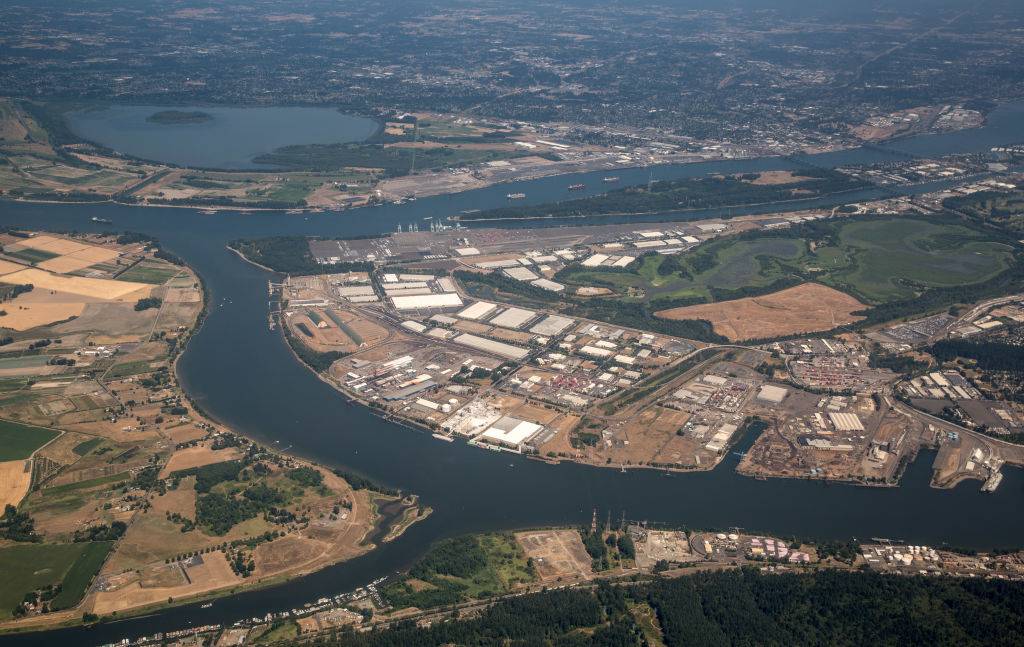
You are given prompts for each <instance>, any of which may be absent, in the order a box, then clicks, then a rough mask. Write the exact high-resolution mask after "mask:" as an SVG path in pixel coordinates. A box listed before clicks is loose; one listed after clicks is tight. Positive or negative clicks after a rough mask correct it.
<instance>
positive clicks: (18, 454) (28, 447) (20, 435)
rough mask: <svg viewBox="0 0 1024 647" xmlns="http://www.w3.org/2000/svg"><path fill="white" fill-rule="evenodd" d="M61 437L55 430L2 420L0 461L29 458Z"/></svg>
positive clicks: (0, 427) (0, 422) (0, 425)
mask: <svg viewBox="0 0 1024 647" xmlns="http://www.w3.org/2000/svg"><path fill="white" fill-rule="evenodd" d="M59 435H60V432H59V431H57V430H54V429H46V428H44V427H32V426H30V425H23V424H21V423H18V422H11V421H9V420H0V461H14V460H19V459H24V458H28V457H29V456H31V455H32V452H34V451H36V450H37V449H39V448H40V447H42V446H43V445H45V444H46V443H48V442H50V441H51V440H53V439H54V438H56V437H57V436H59Z"/></svg>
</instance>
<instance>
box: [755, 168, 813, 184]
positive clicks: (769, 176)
mask: <svg viewBox="0 0 1024 647" xmlns="http://www.w3.org/2000/svg"><path fill="white" fill-rule="evenodd" d="M807 179H809V178H806V177H803V176H801V175H793V172H792V171H762V172H761V173H758V175H757V179H756V180H753V181H752V182H751V184H759V185H764V186H767V185H773V184H793V183H794V182H803V181H804V180H807Z"/></svg>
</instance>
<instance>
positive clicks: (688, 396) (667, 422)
mask: <svg viewBox="0 0 1024 647" xmlns="http://www.w3.org/2000/svg"><path fill="white" fill-rule="evenodd" d="M769 179H771V178H769ZM833 215H834V214H833ZM822 218H825V220H824V221H823V220H822ZM804 221H806V222H815V223H817V222H822V223H823V226H825V225H824V223H826V222H827V221H828V214H807V215H796V216H794V217H792V218H791V219H789V220H787V221H779V220H778V219H773V220H766V219H759V218H756V217H751V218H745V219H742V220H738V221H728V222H721V221H697V222H693V223H686V224H683V225H679V224H675V225H673V226H672V227H669V228H659V229H655V228H650V227H646V228H645V227H641V228H637V227H636V226H630V225H605V226H589V227H578V228H573V229H570V230H558V229H556V230H536V229H502V230H497V229H462V228H459V227H457V226H456V227H452V226H450V225H447V224H444V223H440V222H436V221H433V220H431V221H429V222H426V223H423V224H422V231H421V224H420V223H409V224H407V225H405V226H404V227H403V226H401V225H400V226H399V227H398V230H397V231H396V232H395V233H393V234H391V235H388V236H383V237H377V238H366V239H351V240H311V241H309V242H308V259H309V261H308V262H309V263H311V264H312V265H313V266H318V267H322V268H323V271H324V272H325V273H319V274H310V275H294V276H289V277H287V279H286V280H285V282H284V283H281V284H272V285H271V286H270V289H271V292H272V294H274V295H276V298H278V299H279V301H280V305H281V308H280V310H279V311H275V312H273V313H272V317H271V322H270V323H271V326H272V327H275V326H278V325H280V326H281V327H282V328H283V330H284V331H285V333H286V336H287V337H288V339H289V340H290V341H291V342H292V345H293V347H294V348H296V352H297V353H299V355H300V356H301V357H302V358H303V359H305V360H306V361H307V363H310V364H311V365H314V367H315V368H317V370H318V371H321V372H322V373H323V374H324V375H325V376H327V377H328V378H329V379H330V381H331V382H332V383H333V384H334V385H335V386H336V388H338V389H339V390H341V391H342V392H344V393H346V394H347V395H348V396H349V397H351V398H353V399H356V400H358V401H360V402H363V403H365V404H366V405H368V406H370V407H371V408H373V409H374V410H376V411H378V412H379V413H380V414H381V415H383V416H386V417H388V418H391V419H395V420H400V421H405V422H407V423H409V424H411V425H413V426H419V427H421V428H424V429H426V430H429V431H430V432H431V433H432V434H433V435H434V436H435V437H436V438H438V439H439V440H441V441H454V440H459V441H464V442H468V443H470V444H472V445H475V446H477V447H480V448H482V449H489V450H494V451H507V452H514V453H519V454H524V455H527V456H531V457H534V458H537V459H541V460H547V461H554V462H557V461H563V460H568V461H574V462H579V463H585V464H589V465H593V466H599V467H610V468H615V469H631V468H649V469H650V468H653V469H661V470H668V471H692V470H710V469H714V468H715V467H716V466H717V465H718V464H719V463H720V462H721V460H722V459H723V458H724V457H725V456H726V455H727V454H728V453H729V452H730V451H731V450H732V448H734V447H735V446H736V445H737V444H739V443H741V442H743V444H744V445H749V448H748V449H746V450H745V452H744V453H743V455H742V457H741V458H742V460H741V461H740V463H739V466H738V470H739V471H740V472H741V473H744V474H747V475H750V476H754V477H757V478H764V477H788V478H809V479H821V480H837V481H851V482H856V483H860V484H865V485H895V484H897V483H898V482H899V479H900V477H901V475H902V472H903V470H904V468H905V467H906V465H907V464H908V463H909V462H910V461H911V460H913V458H914V457H915V456H916V455H917V452H918V450H919V449H920V448H921V447H930V446H940V447H942V448H943V449H942V452H940V459H941V460H945V461H947V463H948V465H947V467H946V468H941V469H940V468H939V462H941V460H940V461H937V469H938V471H937V472H936V480H935V484H936V485H938V486H945V487H948V486H949V483H951V482H954V481H959V480H962V479H963V478H980V476H985V479H987V478H988V476H987V475H979V474H978V473H974V472H972V468H974V467H976V466H977V465H980V464H981V462H980V461H975V462H974V463H973V464H972V466H971V467H968V465H967V461H966V460H964V461H960V463H959V464H957V465H956V466H953V463H949V460H952V459H948V458H947V456H948V455H949V453H950V452H951V451H953V450H952V449H947V446H949V447H953V445H952V444H951V443H950V441H949V436H948V435H946V434H944V433H941V432H940V431H939V430H938V429H937V428H935V427H934V426H932V425H930V424H929V422H928V421H927V420H924V419H921V418H920V417H919V416H918V415H917V414H916V413H911V412H908V411H906V410H904V409H902V408H898V407H896V406H894V405H895V404H897V403H894V401H893V395H892V394H893V392H894V391H893V389H894V388H896V389H897V390H896V392H897V393H899V394H900V397H909V398H910V399H911V400H912V401H914V402H919V401H921V400H925V399H929V398H931V399H932V400H935V399H936V398H949V399H952V400H955V401H957V402H960V403H961V404H963V403H967V402H969V403H977V404H966V406H967V407H968V408H970V407H974V408H973V409H972V410H975V411H977V410H978V409H979V407H985V406H986V405H985V399H984V396H983V394H982V393H981V392H980V391H979V390H978V389H977V388H975V387H974V386H972V385H971V383H970V381H969V380H968V379H967V378H965V377H963V376H962V375H961V374H959V373H957V372H955V371H944V372H941V373H940V372H935V371H932V372H931V375H929V374H927V373H925V374H922V375H920V376H918V377H915V378H913V379H912V380H909V381H907V382H906V383H900V382H899V378H900V375H899V374H898V372H895V371H894V370H891V369H890V368H887V367H884V366H879V365H876V364H875V363H874V360H873V354H876V353H880V352H882V353H885V352H888V353H900V352H905V351H908V350H910V349H912V348H913V345H912V344H913V343H914V342H915V341H916V342H917V343H918V344H919V343H920V342H921V340H925V341H927V340H933V339H936V338H937V337H938V336H939V335H942V334H954V333H955V334H961V335H962V334H966V333H967V331H969V330H970V329H971V328H970V327H973V328H974V329H977V330H979V331H981V330H986V329H988V330H993V329H996V328H998V327H999V326H1001V325H1003V322H1007V321H1011V320H1012V317H1014V316H1018V317H1020V318H1022V319H1024V310H1020V309H1019V308H1018V306H1017V305H1015V302H1012V301H1010V300H999V302H998V303H997V304H996V305H994V306H993V307H992V308H990V309H989V310H986V311H984V312H971V313H967V314H962V315H960V316H959V317H955V316H952V315H949V314H940V315H934V316H929V317H927V318H924V319H921V320H918V321H914V320H911V321H909V322H905V323H900V324H896V325H895V326H891V327H889V328H885V327H880V328H870V329H868V330H867V331H865V332H864V333H854V332H848V333H842V334H838V335H824V336H820V337H814V336H807V337H797V338H785V339H783V340H782V341H775V342H768V343H765V344H762V345H757V344H756V342H755V344H753V345H749V346H731V345H730V344H729V341H731V340H733V339H737V340H742V339H746V338H750V337H763V336H772V335H779V334H790V333H792V332H795V331H796V332H799V331H808V330H831V329H833V328H836V327H837V326H842V325H845V324H850V323H855V322H856V321H858V320H859V319H861V318H863V316H862V315H860V314H859V313H860V312H861V311H862V309H863V308H865V307H866V306H865V305H864V304H863V303H862V302H860V301H858V300H856V299H854V298H852V297H850V296H849V295H847V294H844V293H842V292H840V291H838V290H836V289H835V288H831V287H827V286H825V285H822V284H820V283H804V284H801V285H799V286H797V287H794V288H789V289H786V290H782V291H779V292H775V293H772V294H768V295H766V296H764V297H750V298H742V299H736V300H726V301H721V302H717V303H714V304H707V305H702V306H689V307H684V308H678V309H675V310H665V311H660V312H658V313H657V314H658V316H659V317H661V318H665V319H676V318H678V319H680V322H681V323H683V324H686V325H685V326H684V327H682V328H679V329H678V331H675V329H673V332H666V331H665V330H663V329H662V328H659V327H658V326H652V327H651V328H646V327H645V326H631V325H623V323H624V322H617V321H614V320H615V318H616V316H611V319H612V321H609V320H608V319H607V318H605V319H604V320H602V317H604V316H605V315H608V314H611V311H608V310H603V309H601V308H602V306H600V305H598V304H600V303H602V301H601V300H602V299H607V297H608V296H609V295H615V296H616V297H617V298H622V297H623V292H622V290H623V289H625V290H626V293H628V294H630V295H632V297H627V298H626V299H624V301H623V303H628V302H630V299H632V300H634V301H636V300H639V302H640V303H646V302H647V301H649V300H650V299H651V298H652V294H650V291H651V290H652V289H653V290H655V292H657V291H658V290H663V289H666V288H661V287H654V288H652V287H651V286H652V285H657V281H655V283H652V284H648V285H646V286H640V285H639V284H637V285H636V286H634V285H633V284H632V283H630V284H628V285H627V284H615V285H614V287H612V288H605V287H603V285H604V284H602V283H601V282H600V281H596V280H595V281H592V284H591V286H590V287H586V286H585V285H584V284H581V283H580V277H581V276H585V275H590V274H592V273H593V272H598V271H604V272H605V276H607V277H609V278H614V277H623V276H626V277H628V276H630V274H629V272H633V271H637V270H635V269H633V268H636V267H637V266H638V264H640V268H641V269H640V270H638V271H639V272H640V275H643V276H647V275H646V274H645V272H646V271H647V270H645V269H643V268H644V267H646V266H647V265H648V264H650V263H651V262H652V261H654V262H655V265H652V266H651V267H652V271H654V270H657V271H656V272H655V273H654V274H652V275H651V276H653V277H667V280H668V282H669V283H668V284H669V285H670V286H671V284H672V281H676V280H677V279H675V278H673V276H674V275H671V274H666V273H665V272H663V271H662V270H660V269H657V266H658V265H660V264H664V263H669V262H672V263H675V264H676V265H673V267H676V266H678V263H679V261H676V260H673V259H676V258H679V257H681V256H683V257H691V256H692V255H693V254H694V253H704V254H705V255H706V254H707V252H706V251H702V250H705V249H706V248H707V249H714V250H719V249H723V250H729V251H726V252H722V253H725V254H727V257H728V259H732V256H731V255H732V254H733V251H731V250H732V248H731V247H729V246H728V245H729V244H730V241H729V239H730V237H732V238H736V237H737V236H738V238H739V239H740V242H742V241H747V240H757V239H756V238H753V239H752V238H751V236H752V235H753V234H755V233H757V232H758V231H772V230H778V229H779V228H780V227H783V228H784V226H799V225H800V223H801V222H804ZM872 223H874V224H872ZM889 223H890V221H886V220H877V221H871V220H858V221H853V222H851V223H850V225H851V227H852V228H851V229H850V232H857V234H856V235H860V236H867V235H870V236H871V237H872V238H870V240H872V241H878V239H877V235H878V234H879V231H880V230H877V229H878V227H889V226H890V224H889ZM815 226H817V225H815ZM827 226H828V227H834V226H833V225H832V224H828V225H827ZM840 227H843V226H842V225H840ZM876 230H877V231H876ZM541 231H542V232H543V234H542V233H541ZM835 231H840V232H845V231H846V229H835ZM840 235H842V236H845V235H849V236H853V235H854V234H853V233H849V234H843V233H840ZM957 235H960V234H959V233H958V234H957ZM765 240H766V241H773V240H774V241H778V240H779V239H778V238H767V239H765ZM743 244H747V243H743ZM787 244H788V243H787ZM972 244H973V243H972ZM709 245H712V246H713V247H708V246H709ZM772 245H775V243H772ZM758 249H760V248H758ZM787 249H788V248H787ZM794 249H798V248H794ZM764 250H766V251H770V253H774V254H782V255H785V254H789V253H790V252H789V251H786V250H783V249H782V248H781V247H777V246H776V247H771V249H770V250H769V249H768V248H767V247H766V248H764ZM716 253H718V252H716ZM751 253H753V252H751ZM800 253H803V252H800ZM821 253H822V250H821V249H819V251H818V254H819V255H820V254H821ZM793 258H799V254H798V255H797V256H795V257H793ZM724 262H726V263H727V264H729V263H732V264H735V263H739V260H735V261H734V260H726V261H724ZM730 267H731V266H730ZM334 268H336V269H335V271H334V272H333V273H332V269H334ZM736 268H737V269H741V268H740V265H736ZM730 271H732V270H730ZM744 271H746V270H744ZM588 273H590V274H588ZM617 280H618V279H616V281H617ZM645 280H646V279H645ZM733 280H735V279H733ZM608 285H609V286H611V285H612V284H611V283H609V284H608ZM865 285H867V284H865ZM668 289H676V288H672V287H670V288H668ZM833 296H835V297H837V298H833ZM577 303H578V304H581V305H575V304H577ZM567 304H569V305H567ZM702 309H710V310H708V312H709V313H710V312H711V310H714V309H718V310H716V312H718V311H720V312H721V313H722V314H721V316H722V317H724V318H722V319H715V317H716V316H718V315H713V314H707V313H705V310H702ZM730 309H732V310H730ZM755 310H758V311H760V312H762V314H763V316H761V315H756V314H752V313H753V312H754V311H755ZM990 310H994V311H995V312H994V313H991V312H989V311H990ZM795 311H800V312H801V313H802V314H803V315H806V316H801V317H794V315H793V312H795ZM744 313H745V314H744ZM855 313H856V314H855ZM581 315H582V316H581ZM704 316H708V317H710V318H711V321H710V323H711V325H712V326H713V329H714V330H715V331H716V332H724V333H727V334H726V335H725V337H723V338H722V339H723V342H710V343H709V341H708V339H707V338H706V336H705V335H703V334H696V333H700V331H701V329H700V328H699V327H694V326H692V325H691V324H692V323H694V322H693V321H692V319H691V318H692V317H696V318H698V319H700V318H703V317H704ZM751 317H753V318H751ZM780 317H781V319H780ZM776 319H778V320H779V321H782V320H783V319H786V320H787V321H788V322H790V323H787V324H786V327H784V328H779V329H776V328H774V327H773V326H774V324H773V323H772V321H774V320H776ZM819 320H820V321H819ZM631 321H632V320H631ZM637 321H639V320H637ZM648 321H650V320H648ZM730 322H731V323H730ZM698 323H699V322H698ZM687 332H693V333H695V334H694V336H692V337H691V336H688V335H687V334H685V333H687ZM673 333H674V334H673ZM680 333H682V334H680ZM303 348H304V349H306V352H301V349H303ZM902 406H903V405H900V407H902ZM926 409H927V407H926ZM1022 413H1024V412H1015V411H1014V408H1013V407H1010V406H1005V407H1003V408H1001V409H999V408H996V409H991V410H990V411H989V416H990V418H991V417H992V416H996V417H999V418H998V419H1001V420H1005V421H1013V422H1015V421H1016V420H1018V419H1019V420H1022V421H1024V415H1022ZM1000 416H1001V417H1000ZM1008 424H1010V423H1009V422H1008ZM1011 453H1012V452H1011ZM954 462H955V461H954ZM998 467H999V466H995V467H992V465H991V464H990V465H989V466H988V467H987V468H986V469H988V470H989V472H992V473H995V472H998ZM947 473H948V474H949V475H958V476H955V477H942V475H943V474H947ZM996 485H998V483H996Z"/></svg>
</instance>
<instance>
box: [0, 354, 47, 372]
mask: <svg viewBox="0 0 1024 647" xmlns="http://www.w3.org/2000/svg"><path fill="white" fill-rule="evenodd" d="M50 359H51V357H50V356H49V355H26V356H24V357H4V358H2V359H0V369H3V368H36V367H38V366H46V363H47V362H48V361H50Z"/></svg>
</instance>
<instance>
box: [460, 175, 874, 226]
mask: <svg viewBox="0 0 1024 647" xmlns="http://www.w3.org/2000/svg"><path fill="white" fill-rule="evenodd" d="M759 181H760V180H759V174H757V173H748V174H743V175H735V176H720V175H712V176H709V177H702V178H688V179H683V180H660V181H658V182H652V183H650V184H648V185H641V186H630V187H625V188H622V189H617V190H615V191H609V192H608V193H604V194H601V195H596V196H593V197H589V198H580V199H578V200H565V201H563V202H556V203H554V204H538V205H533V206H516V207H503V208H500V209H488V210H486V211H479V212H476V213H469V214H464V215H461V216H460V217H459V218H460V219H461V220H505V219H518V218H574V217H582V216H606V215H607V216H610V215H621V214H640V213H659V212H667V211H684V210H689V209H710V208H715V207H736V206H743V205H751V204H762V203H768V202H784V201H787V200H799V199H803V198H813V197H820V196H823V195H829V194H833V193H839V192H842V191H851V190H853V189H859V188H863V187H864V186H866V183H865V182H863V181H862V180H858V179H855V178H852V177H850V176H848V175H844V174H842V173H839V172H836V171H832V170H826V169H802V170H800V171H799V173H798V174H794V175H793V176H792V177H791V178H790V180H789V181H786V182H784V183H771V184H764V183H758V182H759Z"/></svg>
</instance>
